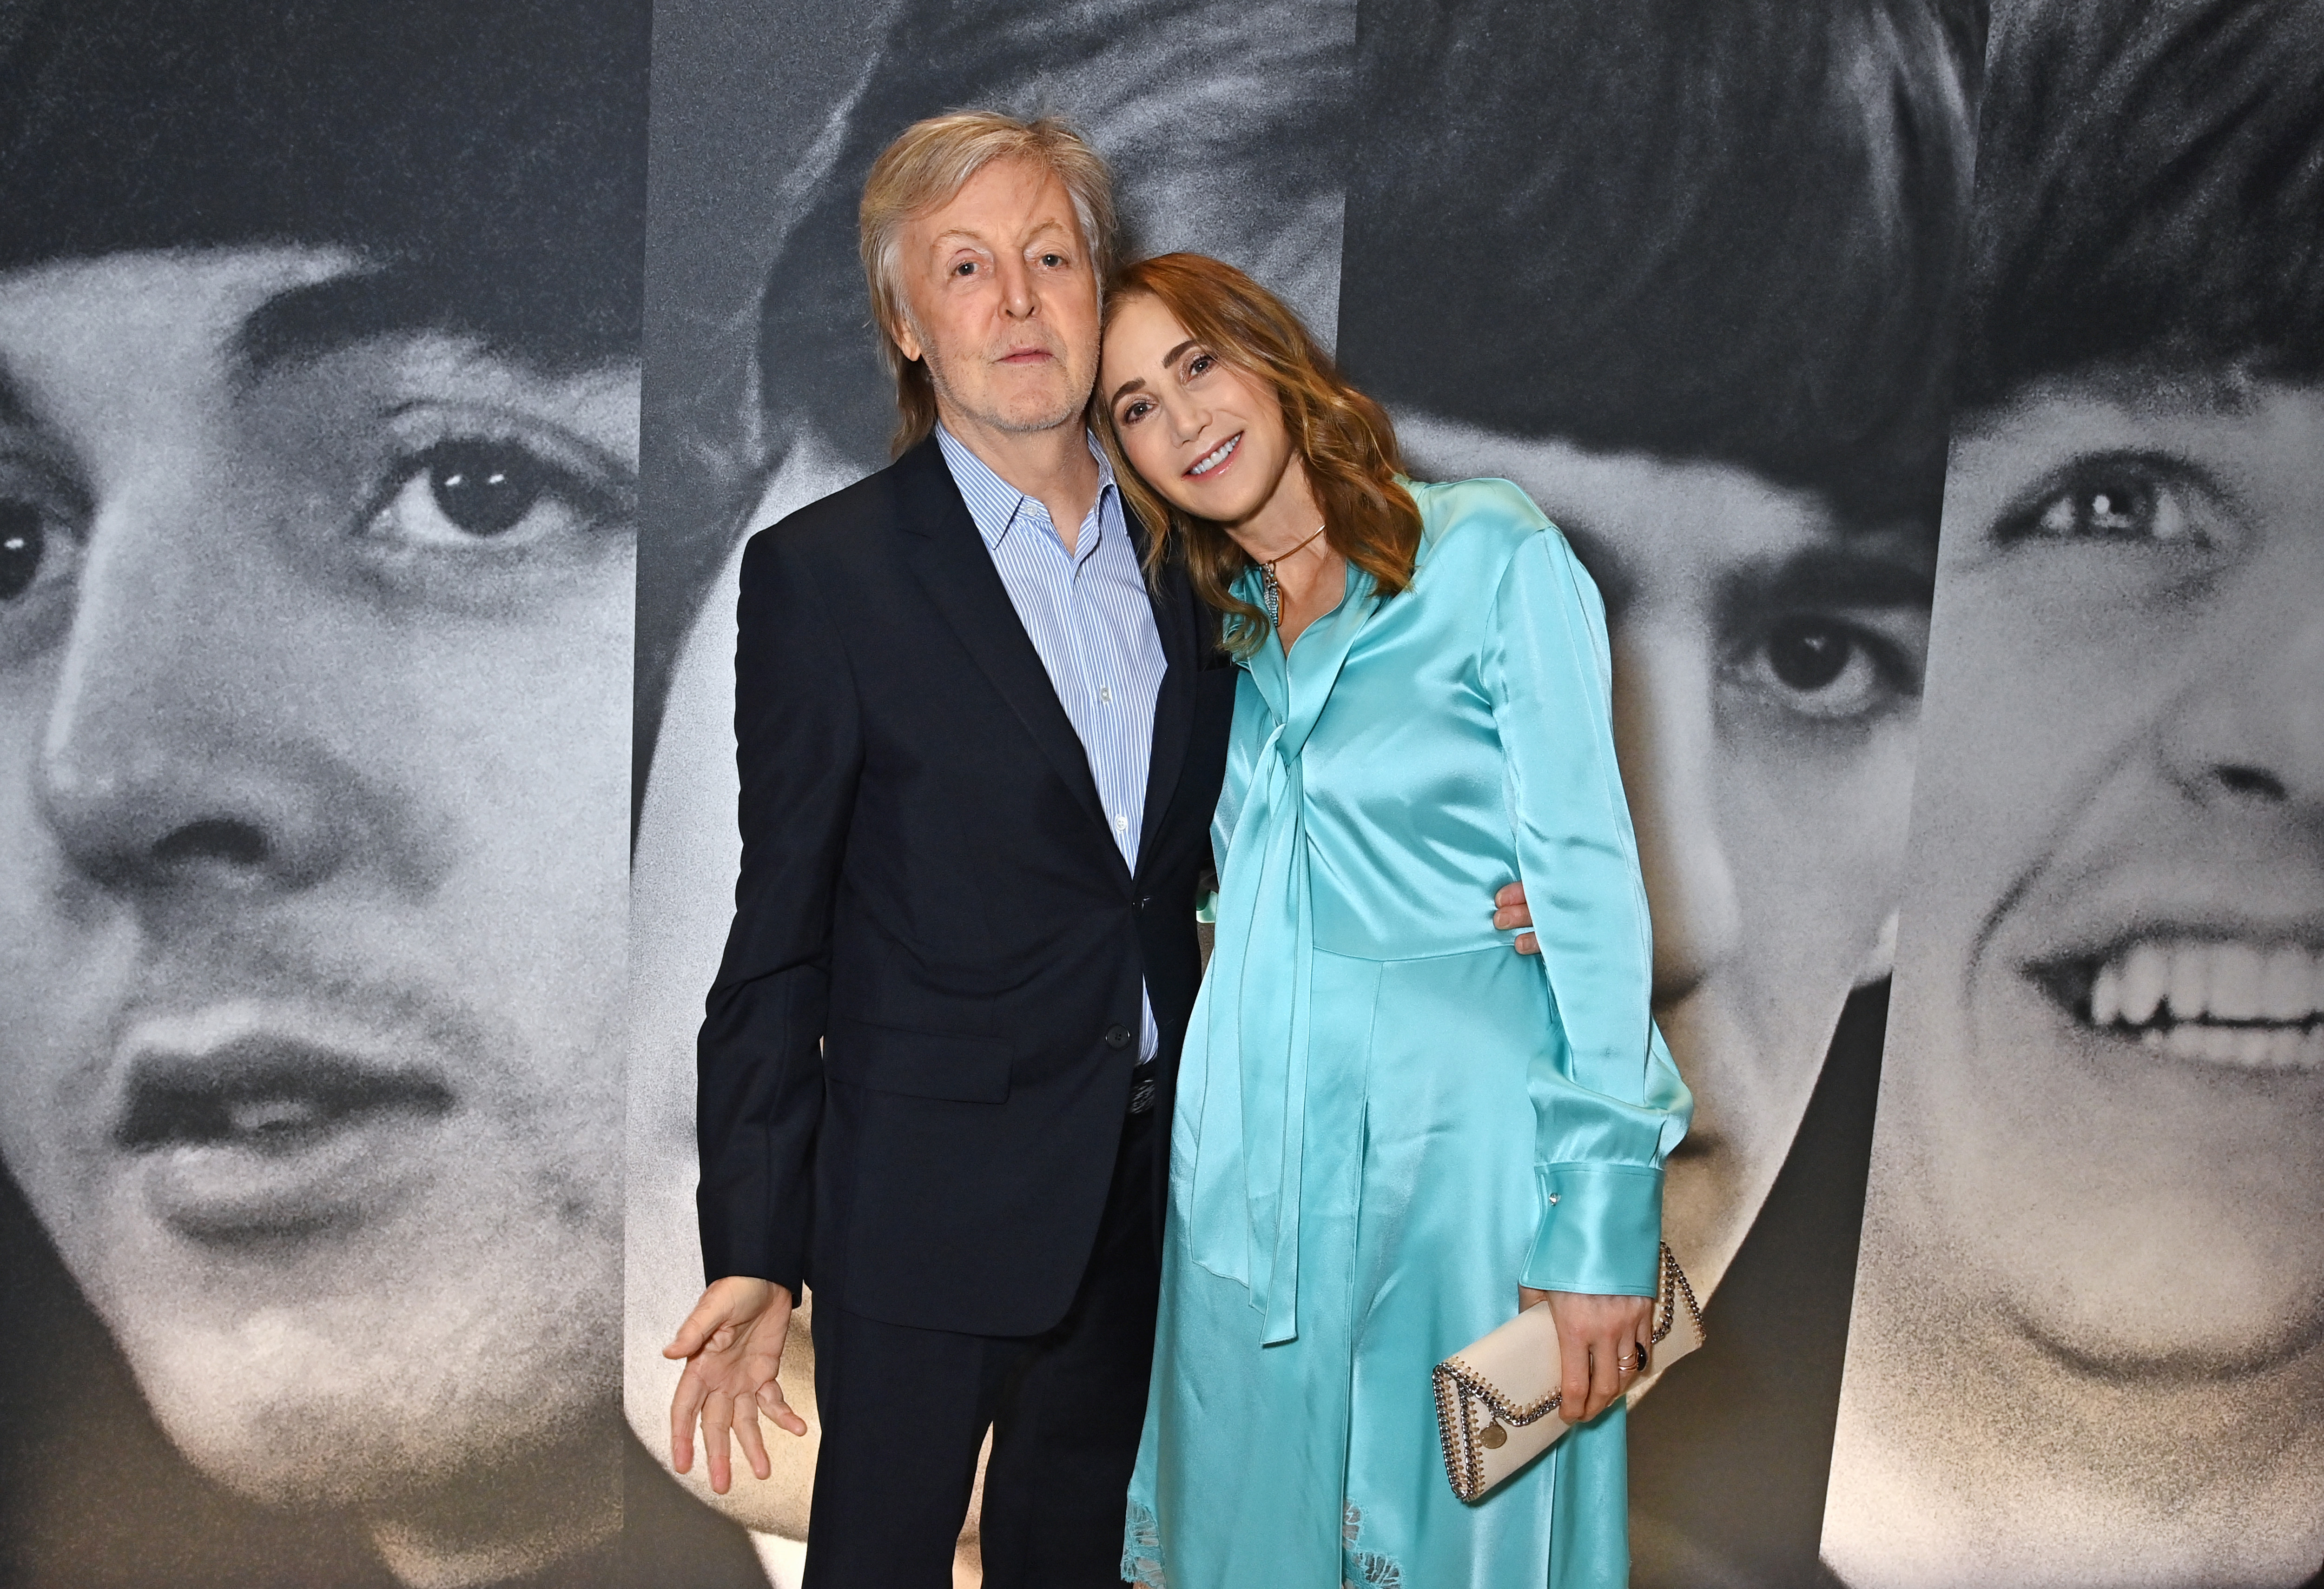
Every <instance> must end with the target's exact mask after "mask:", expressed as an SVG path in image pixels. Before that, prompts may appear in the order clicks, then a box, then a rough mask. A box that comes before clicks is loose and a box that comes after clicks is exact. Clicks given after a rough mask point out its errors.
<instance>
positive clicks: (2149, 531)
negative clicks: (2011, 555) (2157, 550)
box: [1999, 458, 2203, 542]
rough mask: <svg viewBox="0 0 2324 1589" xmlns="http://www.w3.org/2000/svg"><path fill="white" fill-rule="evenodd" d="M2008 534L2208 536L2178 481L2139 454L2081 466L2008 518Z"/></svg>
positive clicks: (2107, 537) (2075, 537) (2066, 537)
mask: <svg viewBox="0 0 2324 1589" xmlns="http://www.w3.org/2000/svg"><path fill="white" fill-rule="evenodd" d="M1999 533H2000V536H2001V539H2003V540H2146V541H2158V542H2162V541H2171V542H2183V541H2189V540H2202V539H2203V534H2202V531H2201V530H2200V529H2199V527H2198V526H2197V524H2196V522H2195V519H2194V516H2193V515H2192V514H2191V513H2189V512H2188V503H2187V501H2186V496H2185V493H2184V492H2183V491H2182V490H2181V486H2180V484H2179V483H2178V482H2177V481H2174V480H2172V479H2170V478H2169V477H2167V476H2163V475H2161V474H2159V473H2158V472H2157V471H2155V470H2154V469H2153V468H2152V467H2145V466H2143V465H2142V464H2141V463H2139V462H2138V461H2137V460H2135V459H2127V458H2123V459H2101V460H2098V461H2095V462H2093V463H2090V464H2087V465H2085V466H2083V467H2080V468H2079V469H2077V470H2076V471H2075V473H2074V475H2073V477H2072V478H2071V479H2070V480H2069V481H2068V482H2067V483H2066V484H2065V485H2062V486H2061V487H2059V488H2058V489H2056V490H2053V491H2052V492H2051V493H2050V494H2048V495H2046V496H2044V497H2043V498H2042V499H2041V500H2039V501H2038V502H2036V503H2034V504H2033V506H2032V507H2031V508H2029V509H2027V510H2026V511H2025V512H2024V513H2018V514H2017V515H2015V517H2013V518H2012V519H2010V520H2008V521H2006V522H2004V523H2003V524H2002V525H2001V526H2000V530H1999Z"/></svg>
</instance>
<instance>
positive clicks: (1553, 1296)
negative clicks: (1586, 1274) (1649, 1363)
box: [1517, 1286, 1655, 1424]
mask: <svg viewBox="0 0 2324 1589" xmlns="http://www.w3.org/2000/svg"><path fill="white" fill-rule="evenodd" d="M1543 1298H1548V1299H1549V1316H1550V1317H1551V1319H1552V1320H1554V1322H1555V1323H1556V1325H1557V1359H1558V1363H1559V1366H1560V1368H1561V1370H1562V1371H1563V1375H1562V1382H1561V1384H1560V1386H1559V1389H1560V1390H1561V1391H1562V1392H1563V1400H1562V1401H1561V1402H1560V1403H1559V1404H1558V1409H1557V1416H1558V1417H1560V1418H1563V1419H1564V1420H1565V1421H1566V1422H1567V1423H1569V1424H1578V1423H1586V1422H1588V1421H1589V1420H1590V1419H1591V1418H1596V1417H1597V1416H1598V1415H1599V1414H1600V1413H1601V1412H1603V1411H1605V1410H1606V1409H1608V1408H1609V1407H1611V1406H1613V1405H1614V1400H1615V1398H1617V1397H1618V1396H1620V1395H1621V1394H1622V1392H1623V1391H1625V1390H1628V1389H1629V1388H1630V1382H1631V1381H1633V1380H1635V1379H1636V1378H1637V1373H1638V1371H1639V1369H1641V1368H1642V1367H1644V1366H1645V1364H1646V1342H1647V1341H1648V1340H1649V1339H1650V1338H1651V1337H1652V1336H1653V1335H1654V1328H1655V1299H1654V1298H1651V1297H1594V1296H1591V1295H1589V1294H1587V1293H1585V1292H1581V1291H1536V1290H1535V1289H1533V1288H1532V1287H1530V1286H1519V1287H1518V1288H1517V1307H1518V1310H1519V1311H1520V1312H1522V1311H1523V1310H1524V1309H1526V1308H1528V1307H1532V1306H1533V1305H1534V1304H1535V1303H1536V1302H1539V1301H1540V1300H1542V1299H1543Z"/></svg>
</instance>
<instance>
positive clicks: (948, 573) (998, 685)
mask: <svg viewBox="0 0 2324 1589" xmlns="http://www.w3.org/2000/svg"><path fill="white" fill-rule="evenodd" d="M892 467H893V468H894V469H895V471H896V477H897V485H898V488H899V495H900V496H901V499H902V503H903V508H904V513H903V528H904V529H905V531H907V532H908V533H910V534H912V535H915V536H917V537H918V539H919V542H920V544H919V545H918V547H917V548H915V549H914V550H913V552H912V555H911V563H912V571H913V573H914V574H915V575H916V576H917V577H918V579H919V581H920V584H921V586H922V587H923V588H925V589H926V590H927V594H928V599H929V600H930V601H931V602H933V603H935V604H936V610H937V611H938V612H939V613H941V614H944V618H945V623H947V624H950V625H951V626H952V629H953V633H955V634H956V635H958V636H959V637H960V642H961V643H962V644H963V645H964V646H965V647H967V648H968V654H969V655H970V656H971V657H972V658H973V659H974V660H975V661H976V665H977V668H978V669H979V670H981V671H982V673H983V674H984V676H985V678H986V679H989V680H991V684H992V687H993V688H995V689H996V690H998V691H1000V693H1001V698H1002V699H1003V700H1005V701H1007V702H1008V703H1009V707H1010V710H1011V711H1012V712H1014V713H1015V714H1016V716H1017V719H1018V721H1019V722H1020V723H1022V724H1023V725H1025V732H1026V733H1028V734H1031V735H1032V736H1033V742H1034V743H1035V744H1037V745H1039V746H1040V747H1041V753H1042V754H1044V755H1045V756H1047V758H1048V759H1049V762H1050V763H1051V765H1052V766H1054V767H1055V768H1056V772H1057V776H1059V777H1060V778H1062V779H1064V780H1065V787H1066V788H1068V789H1070V790H1073V792H1074V799H1076V800H1077V801H1078V802H1079V803H1080V804H1081V807H1082V808H1083V809H1084V811H1086V812H1087V813H1088V814H1089V819H1090V820H1091V821H1092V822H1093V823H1095V824H1096V825H1097V827H1098V830H1099V831H1100V832H1101V833H1102V834H1103V835H1104V836H1105V840H1106V844H1105V848H1106V853H1107V854H1108V855H1111V856H1112V857H1113V858H1114V860H1115V862H1116V864H1119V863H1120V860H1121V852H1120V849H1119V848H1117V847H1116V846H1115V845H1114V843H1113V830H1112V829H1111V827H1109V826H1108V825H1107V823H1106V819H1105V806H1104V803H1103V802H1102V800H1100V799H1098V792H1097V780H1096V779H1095V778H1094V777H1093V776H1092V774H1091V772H1090V766H1089V753H1088V752H1087V751H1086V750H1085V749H1084V747H1083V745H1082V741H1081V735H1080V734H1076V733H1074V724H1073V719H1072V718H1070V717H1068V716H1065V707H1063V706H1062V705H1060V704H1059V702H1058V700H1057V690H1056V685H1054V684H1053V683H1051V682H1050V679H1049V670H1047V668H1044V667H1043V666H1042V665H1041V653H1040V652H1039V651H1036V650H1034V649H1033V641H1032V637H1031V636H1029V635H1028V634H1027V633H1025V625H1024V624H1023V622H1022V621H1021V620H1020V619H1019V617H1018V616H1017V607H1016V605H1015V604H1014V603H1013V602H1011V601H1010V599H1009V587H1007V586H1005V585H1003V584H1002V583H1001V571H1000V570H999V569H997V568H994V567H993V566H992V554H991V552H990V551H988V550H986V549H985V545H984V538H983V537H982V535H980V534H978V533H977V529H976V521H975V520H973V519H972V518H970V517H969V513H968V504H967V503H965V502H964V501H962V500H961V494H960V488H959V487H958V486H957V485H954V484H953V478H952V471H951V470H950V469H948V468H946V467H945V461H944V453H943V452H942V450H941V449H939V448H937V446H936V438H934V437H933V436H931V437H930V438H928V439H927V440H925V441H923V442H921V443H920V444H919V445H918V447H915V448H912V449H911V451H909V452H908V453H906V454H905V455H904V456H903V457H900V458H899V459H897V460H896V462H895V464H894V465H893V466H892Z"/></svg>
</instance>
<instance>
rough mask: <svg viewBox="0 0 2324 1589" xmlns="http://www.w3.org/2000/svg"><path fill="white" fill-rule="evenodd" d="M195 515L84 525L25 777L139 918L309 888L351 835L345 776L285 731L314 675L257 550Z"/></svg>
mask: <svg viewBox="0 0 2324 1589" xmlns="http://www.w3.org/2000/svg"><path fill="white" fill-rule="evenodd" d="M208 531H209V526H208V525H206V524H205V522H204V520H203V517H202V516H201V515H199V514H198V513H197V514H190V515H186V516H179V515H176V514H172V513H117V514H113V515H109V516H107V517H103V518H100V519H99V521H98V522H97V525H96V526H95V528H94V531H93V532H92V534H91V538H90V542H89V556H88V561H87V563H86V564H85V565H84V566H83V568H82V579H81V587H80V590H79V593H78V604H77V606H76V610H75V614H74V620H73V624H72V627H71V630H70V632H69V635H68V637H67V640H66V642H65V651H64V655H63V657H62V659H61V666H60V669H59V674H58V684H57V688H56V694H55V697H54V698H53V700H52V701H51V707H50V712H49V717H48V722H47V727H46V733H45V735H44V738H43V743H42V748H41V753H40V758H39V762H38V766H37V769H36V772H35V789H36V794H37V798H38V802H39V808H40V812H41V815H42V819H43V820H44V821H45V823H46V824H47V826H48V827H49V828H50V829H51V832H52V833H53V834H54V835H55V836H56V839H57V841H58V843H59V845H60V847H61V848H62V850H63V852H64V854H65V855H66V856H67V857H68V858H69V861H70V862H71V864H72V865H73V867H74V868H75V870H76V871H78V873H80V874H81V875H82V876H83V877H84V878H86V879H88V880H89V881H90V882H93V883H94V884H95V885H97V887H99V888H102V889H104V890H106V891H108V892H114V893H116V894H119V895H121V896H123V897H125V898H128V899H130V900H132V901H134V902H136V903H137V904H138V905H139V907H140V908H141V909H144V910H152V909H155V908H158V907H160V906H161V905H163V904H165V903H170V902H183V901H189V900H194V899H211V898H214V897H216V896H217V895H218V894H219V893H220V892H241V893H247V892H253V891H259V892H280V891H283V890H296V889H300V888H305V887H309V886H311V885H313V884H314V883H316V882H319V881H321V880H322V879H323V878H325V877H327V876H328V875H330V874H331V873H333V872H334V871H336V870H337V867H338V866H339V864H341V862H342V861H343V859H344V858H345V856H346V855H347V853H348V851H349V848H350V843H351V835H350V831H349V830H350V827H353V826H357V825H360V822H361V820H362V819H361V817H360V814H359V813H360V811H361V808H362V802H361V799H360V790H358V789H357V787H356V785H355V780H354V779H353V778H352V777H351V776H350V775H349V774H348V773H347V772H346V770H345V769H344V768H343V766H341V765H340V764H338V763H337V762H336V761H335V759H334V758H333V757H332V756H331V755H330V754H329V753H328V752H327V750H326V749H325V747H324V746H323V745H322V744H319V743H318V742H317V741H315V740H314V739H312V738H311V737H309V736H308V735H306V734H303V733H302V732H301V730H300V722H301V718H302V710H301V706H302V702H303V701H311V699H312V698H313V697H312V693H311V692H312V691H313V690H314V689H316V688H318V686H317V684H316V682H315V680H316V677H317V674H318V671H319V670H318V669H316V668H314V667H313V666H312V665H311V663H312V661H314V660H313V659H309V666H307V667H304V668H300V667H299V666H296V665H294V664H293V662H292V661H291V659H289V658H288V657H286V655H285V654H284V653H285V651H287V650H288V649H290V647H291V644H294V643H295V637H296V636H297V634H298V633H299V632H300V630H301V629H303V628H304V627H306V625H305V624H300V623H299V622H297V621H296V619H295V617H294V615H293V614H291V613H290V612H288V611H287V610H284V609H286V608H287V607H288V605H289V604H288V603H287V602H285V601H284V600H283V599H282V596H281V594H280V593H272V594H271V593H270V591H269V588H268V582H267V580H266V578H265V576H264V574H263V571H262V568H263V563H264V561H265V560H266V559H265V555H264V553H263V549H261V550H254V549H252V548H250V547H249V546H247V545H245V544H237V540H236V537H235V536H234V535H233V534H231V533H226V534H216V535H214V534H211V533H209V532H208Z"/></svg>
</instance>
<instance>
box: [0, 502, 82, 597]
mask: <svg viewBox="0 0 2324 1589" xmlns="http://www.w3.org/2000/svg"><path fill="white" fill-rule="evenodd" d="M79 552H80V542H79V541H78V540H77V539H76V538H75V537H74V535H73V533H72V531H71V530H70V529H69V527H68V526H67V525H66V524H65V523H64V522H60V520H59V519H58V517H57V514H56V513H55V512H53V511H52V510H51V508H50V507H49V506H48V505H46V504H44V503H38V502H26V501H23V500H22V499H17V500H13V501H12V500H7V499H4V498H0V605H8V604H14V603H16V602H20V601H22V600H23V599H24V597H26V596H30V595H31V594H32V592H33V591H35V590H37V589H39V588H40V587H42V586H44V585H51V584H54V583H55V582H56V581H57V580H58V579H60V578H61V577H65V576H66V575H67V574H69V573H70V572H71V568H72V564H73V562H74V560H75V559H76V558H77V557H78V555H79Z"/></svg>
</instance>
